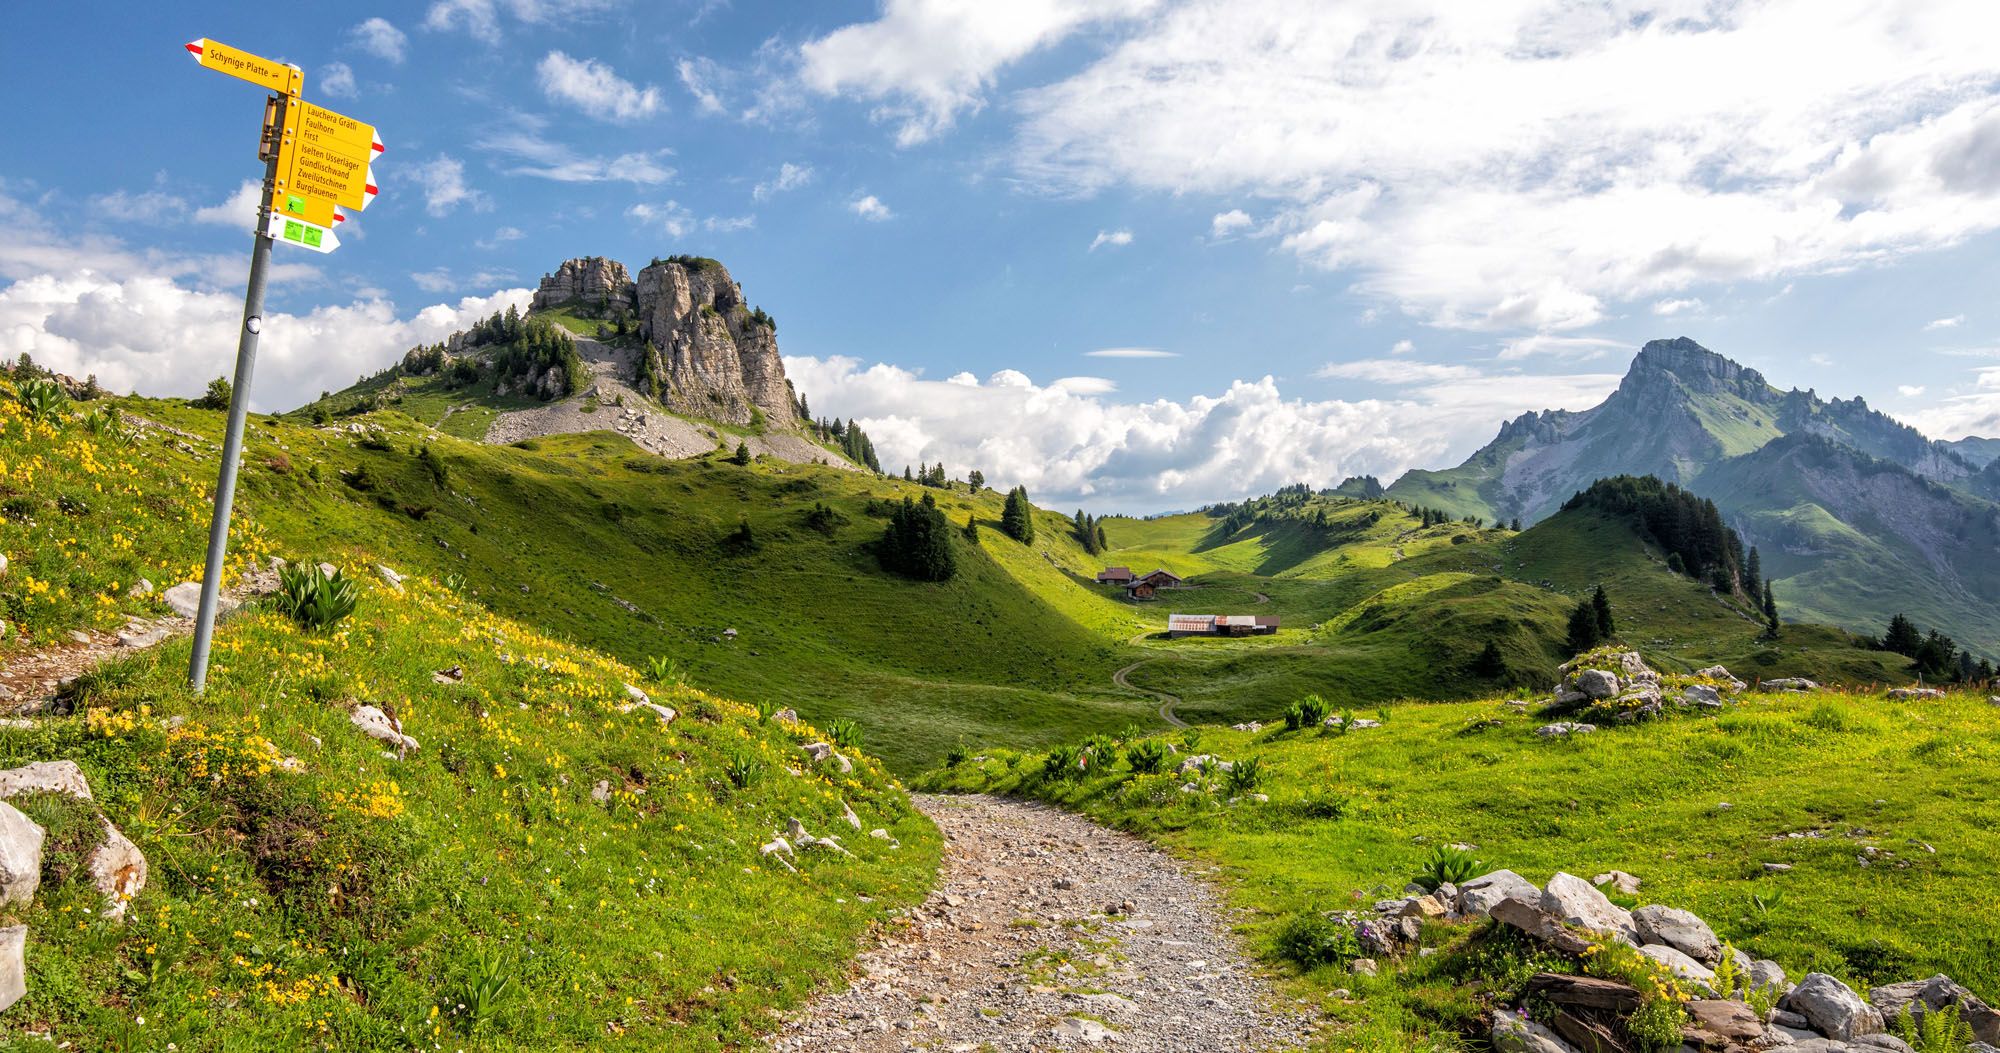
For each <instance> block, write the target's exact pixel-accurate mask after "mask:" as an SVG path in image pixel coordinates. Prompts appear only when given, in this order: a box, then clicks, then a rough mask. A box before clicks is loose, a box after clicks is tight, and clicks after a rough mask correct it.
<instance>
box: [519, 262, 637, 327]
mask: <svg viewBox="0 0 2000 1053" xmlns="http://www.w3.org/2000/svg"><path fill="white" fill-rule="evenodd" d="M559 307H573V308H577V309H578V310H579V312H580V313H581V314H583V315H585V316H586V317H610V316H612V315H615V314H618V313H619V312H621V311H629V310H633V309H634V308H636V307H637V303H636V301H635V300H634V286H633V283H632V276H631V275H630V274H627V273H626V271H625V265H624V264H622V263H620V262H618V261H617V260H614V259H608V258H606V257H603V256H584V257H580V258H577V259H572V260H564V261H563V262H562V265H561V266H559V267H557V268H556V269H555V273H553V274H544V275H542V283H541V285H540V286H539V287H537V288H536V289H535V298H534V300H532V301H530V302H529V304H528V310H530V311H544V310H553V309H555V308H559Z"/></svg>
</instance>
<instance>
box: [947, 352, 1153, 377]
mask: <svg viewBox="0 0 2000 1053" xmlns="http://www.w3.org/2000/svg"><path fill="white" fill-rule="evenodd" d="M1084 356H1085V357H1087V358H1179V357H1181V356H1180V355H1178V354H1176V353H1174V352H1172V351H1162V350H1161V349H1159V348H1157V347H1101V348H1098V349H1097V350H1095V351H1085V352H1084ZM968 375H969V374H968Z"/></svg>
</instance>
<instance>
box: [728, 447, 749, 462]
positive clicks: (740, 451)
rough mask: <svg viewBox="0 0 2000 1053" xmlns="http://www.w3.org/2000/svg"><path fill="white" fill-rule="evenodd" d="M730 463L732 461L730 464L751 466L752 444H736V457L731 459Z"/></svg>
mask: <svg viewBox="0 0 2000 1053" xmlns="http://www.w3.org/2000/svg"><path fill="white" fill-rule="evenodd" d="M729 461H730V463H731V464H749V463H750V444H749V443H747V442H739V443H737V444H736V455H735V456H734V457H731V458H730V459H729Z"/></svg>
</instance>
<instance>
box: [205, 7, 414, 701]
mask: <svg viewBox="0 0 2000 1053" xmlns="http://www.w3.org/2000/svg"><path fill="white" fill-rule="evenodd" d="M185 47H186V50H187V52H188V54H189V55H192V56H194V60H195V61H196V62H197V63H199V64H201V66H202V67H203V68H206V69H212V70H215V71H217V72H218V73H227V74H229V75H230V76H232V77H235V78H237V79H239V80H246V81H249V82H250V83H252V84H255V85H258V86H260V87H262V88H265V89H267V90H269V91H273V92H276V93H277V94H275V95H273V96H271V97H269V98H268V99H266V100H265V103H264V124H263V134H262V136H261V137H260V138H259V140H258V145H257V159H258V160H260V161H263V162H264V198H263V201H262V203H261V204H260V205H259V208H258V212H257V226H256V229H255V231H254V236H253V238H252V240H251V245H252V248H251V252H250V287H249V289H248V290H247V291H246V292H245V293H244V296H243V331H242V332H241V333H240V334H239V335H238V336H237V341H236V382H235V387H233V388H232V389H230V396H229V426H228V428H227V430H226V431H224V433H223V439H222V472H221V477H220V478H219V479H217V481H216V484H215V515H214V518H213V519H211V520H210V521H209V525H208V562H207V564H206V565H205V567H204V568H203V571H202V577H201V608H200V610H198V611H197V612H196V614H195V622H194V657H193V658H192V659H191V660H190V661H189V663H188V681H189V682H190V683H191V684H192V685H193V687H194V690H195V693H196V694H200V693H201V691H202V688H203V687H204V686H206V684H207V681H208V650H209V644H210V642H211V640H212V639H213V637H214V635H215V606H216V601H217V599H218V597H219V595H220V593H221V592H222V558H223V555H224V554H225V552H226V551H227V548H228V544H229V512H230V506H231V505H232V504H233V503H234V501H235V498H236V466H237V462H238V461H239V460H240V459H241V457H242V453H243V421H244V418H245V417H246V416H247V415H248V412H249V406H250V375H251V371H252V369H253V368H254V367H255V366H256V363H257V337H258V335H259V334H261V333H262V332H263V331H264V319H263V314H264V283H265V276H266V274H267V273H268V272H269V271H270V267H271V244H272V243H273V242H277V241H282V242H284V243H286V244H288V245H296V246H298V247H300V248H303V249H311V250H312V251H314V252H332V251H333V250H335V249H337V248H339V247H340V238H339V236H337V235H336V234H334V232H333V229H334V227H335V226H337V225H338V224H339V223H340V222H341V221H342V220H344V219H346V217H345V216H342V215H341V214H340V212H339V211H338V210H337V207H338V208H351V209H354V210H356V211H359V210H361V209H364V208H367V207H368V204H369V202H371V201H373V200H374V199H375V173H374V168H373V162H374V159H375V155H376V154H379V153H381V152H382V149H383V148H382V137H381V136H379V135H377V134H375V128H374V126H373V125H369V124H364V123H362V122H361V121H358V120H355V119H354V118H352V117H348V116H346V115H344V114H339V113H335V112H333V111H332V110H329V109H326V108H324V107H320V106H315V105H313V104H312V103H310V102H307V101H305V100H304V99H302V98H300V97H299V93H300V92H302V91H304V90H305V74H304V73H302V72H300V70H299V68H298V67H297V66H293V65H290V64H288V63H283V62H274V61H272V60H270V59H267V58H264V57H262V56H260V55H252V54H251V53H249V52H247V51H239V50H237V49H235V48H233V47H230V46H229V45H227V44H222V43H218V42H216V41H213V40H210V39H208V38H207V37H203V38H201V39H199V40H195V41H192V42H190V43H188V44H187V45H185ZM336 206H337V207H336Z"/></svg>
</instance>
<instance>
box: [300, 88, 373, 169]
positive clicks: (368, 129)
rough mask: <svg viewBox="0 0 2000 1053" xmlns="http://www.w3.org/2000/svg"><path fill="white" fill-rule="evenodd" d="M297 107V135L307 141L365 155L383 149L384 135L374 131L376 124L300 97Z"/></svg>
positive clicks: (330, 148)
mask: <svg viewBox="0 0 2000 1053" xmlns="http://www.w3.org/2000/svg"><path fill="white" fill-rule="evenodd" d="M298 106H299V124H298V135H299V138H300V139H302V140H304V141H305V142H308V143H312V144H313V145H315V146H323V147H325V148H327V149H329V150H341V151H345V152H348V153H355V154H358V155H360V156H362V157H369V156H372V155H374V154H379V153H381V152H382V150H383V147H382V137H381V136H379V135H377V134H375V126H374V125H372V124H363V123H361V122H360V121H357V120H355V119H354V118H352V117H349V116H347V115H346V114H342V113H335V112H333V111H332V110H329V109H327V108H326V107H324V106H315V105H313V104H312V103H310V102H306V101H304V100H300V102H299V104H298Z"/></svg>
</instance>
